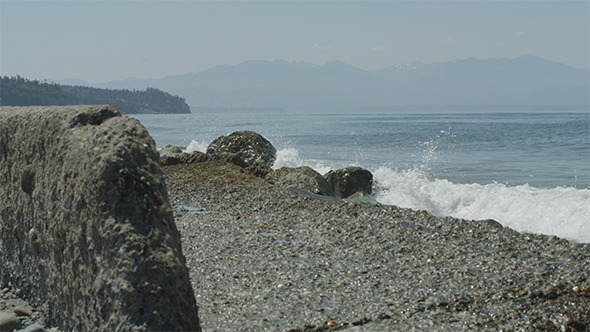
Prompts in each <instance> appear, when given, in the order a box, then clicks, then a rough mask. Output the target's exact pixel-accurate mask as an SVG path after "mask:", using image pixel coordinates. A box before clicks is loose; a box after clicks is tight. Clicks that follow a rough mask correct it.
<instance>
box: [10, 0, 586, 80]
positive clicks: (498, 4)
mask: <svg viewBox="0 0 590 332" xmlns="http://www.w3.org/2000/svg"><path fill="white" fill-rule="evenodd" d="M589 6H590V5H589V2H588V1H586V0H580V1H562V0H560V1H476V0H472V1H442V0H439V1H354V2H353V1H272V2H271V1H237V2H230V1H215V2H213V1H163V0H162V1H123V0H120V1H80V0H78V1H23V0H18V1H10V0H0V18H1V27H0V28H1V30H0V34H1V44H0V51H1V55H0V56H1V58H0V73H1V74H2V75H10V76H12V75H16V74H19V75H21V76H23V77H26V78H31V79H55V80H59V79H63V78H81V79H83V80H85V81H88V82H92V83H98V82H106V81H111V80H117V79H124V78H127V77H139V78H147V77H164V76H168V75H177V74H184V73H189V72H198V71H202V70H205V69H208V68H211V67H213V66H215V65H218V64H237V63H240V62H242V61H245V60H274V59H284V60H287V61H307V62H311V63H315V64H324V63H326V62H328V61H331V60H342V61H344V62H347V63H350V64H352V65H354V66H357V67H359V68H362V69H366V70H377V69H382V68H385V67H389V66H391V65H394V64H398V63H410V62H412V61H422V62H425V63H431V62H435V61H447V60H453V59H458V58H460V59H463V58H469V57H475V58H484V59H485V58H514V57H518V56H522V55H535V56H540V57H543V58H545V59H547V60H552V61H559V62H563V63H565V64H567V65H570V66H573V67H576V68H588V67H589V61H590V60H589V58H590V54H589V48H590V45H589V40H590V37H589V34H590V33H589V31H590V20H589V16H590V7H589Z"/></svg>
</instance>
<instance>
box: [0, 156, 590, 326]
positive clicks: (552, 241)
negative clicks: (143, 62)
mask: <svg viewBox="0 0 590 332" xmlns="http://www.w3.org/2000/svg"><path fill="white" fill-rule="evenodd" d="M163 170H164V175H165V178H166V183H167V186H168V193H169V200H170V203H171V205H172V208H173V212H174V215H175V220H176V225H177V227H178V229H179V231H180V233H181V241H182V246H183V252H184V256H185V258H186V264H187V267H188V269H189V272H190V277H191V282H192V287H193V290H194V294H195V297H196V300H197V305H198V307H199V317H200V321H201V327H202V328H203V330H204V331H264V330H268V331H337V330H346V331H461V330H464V331H588V330H589V329H590V278H589V277H590V273H589V272H588V271H590V244H580V243H575V242H571V241H567V240H564V239H560V238H557V237H554V236H553V237H551V236H546V235H536V234H525V233H519V232H516V231H514V230H512V229H510V228H506V227H502V226H501V225H500V224H499V223H497V222H495V221H493V220H479V221H475V220H461V219H455V218H450V217H447V218H438V217H434V216H432V215H431V214H429V213H427V212H425V211H414V210H410V209H402V208H398V207H395V206H387V205H381V204H374V203H375V202H373V204H371V203H365V202H359V201H347V200H341V199H335V198H331V197H321V196H317V195H310V194H305V192H304V191H302V190H297V189H295V188H285V187H282V186H279V185H274V184H272V183H270V182H268V181H266V180H264V179H261V178H259V177H256V176H254V175H252V174H250V173H249V172H248V171H245V170H244V169H242V168H239V167H237V166H234V165H231V164H226V163H221V162H215V161H205V162H197V163H193V164H179V165H173V166H165V167H163ZM0 309H1V310H2V311H4V312H13V311H14V315H15V316H19V317H20V318H19V319H20V321H21V323H22V324H21V326H22V327H21V328H28V331H58V329H57V328H55V327H53V328H51V327H48V326H46V325H45V323H44V320H43V317H44V313H43V312H40V311H37V309H36V306H35V304H34V303H28V302H25V301H23V300H22V299H21V297H20V296H19V290H18V289H14V288H11V287H5V288H4V289H2V291H0ZM4 318H6V317H4ZM8 318H10V317H8Z"/></svg>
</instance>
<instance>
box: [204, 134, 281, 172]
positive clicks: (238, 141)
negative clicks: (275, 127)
mask: <svg viewBox="0 0 590 332" xmlns="http://www.w3.org/2000/svg"><path fill="white" fill-rule="evenodd" d="M207 154H208V155H210V156H212V157H214V158H215V159H216V160H224V161H229V162H232V163H233V164H235V165H238V166H240V167H244V168H245V167H248V166H252V165H254V164H255V163H257V162H258V163H261V164H262V165H265V166H266V167H272V165H273V163H274V161H275V158H276V154H277V150H276V149H275V148H274V146H272V144H271V143H270V142H269V141H268V140H267V139H266V138H264V137H262V136H261V135H260V134H257V133H255V132H252V131H237V132H234V133H232V134H230V135H228V136H221V137H218V138H216V139H215V140H213V142H211V143H210V144H209V146H208V147H207ZM244 164H245V165H246V166H243V165H244Z"/></svg>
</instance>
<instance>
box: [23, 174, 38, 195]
mask: <svg viewBox="0 0 590 332" xmlns="http://www.w3.org/2000/svg"><path fill="white" fill-rule="evenodd" d="M20 184H21V188H22V190H23V191H24V192H26V193H27V194H29V195H31V194H33V190H34V189H35V173H34V172H32V171H30V170H28V169H25V170H24V171H23V173H22V175H21V180H20Z"/></svg>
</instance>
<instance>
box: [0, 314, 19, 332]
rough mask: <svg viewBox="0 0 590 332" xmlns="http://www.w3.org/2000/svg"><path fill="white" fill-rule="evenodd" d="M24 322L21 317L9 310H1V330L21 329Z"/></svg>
mask: <svg viewBox="0 0 590 332" xmlns="http://www.w3.org/2000/svg"><path fill="white" fill-rule="evenodd" d="M21 328H22V324H21V322H20V319H18V317H16V316H15V315H13V314H11V313H8V312H0V331H13V330H20V329H21Z"/></svg>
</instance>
